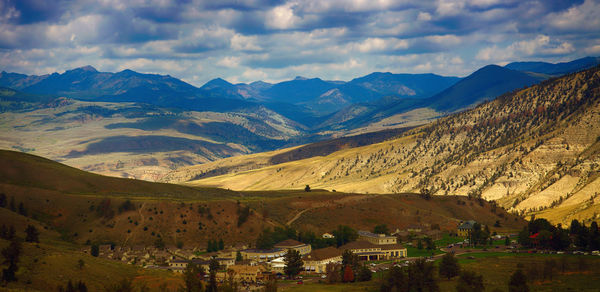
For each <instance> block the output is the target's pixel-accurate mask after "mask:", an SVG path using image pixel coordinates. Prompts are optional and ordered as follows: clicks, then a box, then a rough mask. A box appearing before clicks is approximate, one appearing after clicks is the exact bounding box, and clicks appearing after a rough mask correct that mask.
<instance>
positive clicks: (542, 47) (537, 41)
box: [475, 35, 575, 61]
mask: <svg viewBox="0 0 600 292" xmlns="http://www.w3.org/2000/svg"><path fill="white" fill-rule="evenodd" d="M574 51H575V48H574V46H573V45H572V44H571V43H569V42H566V41H559V40H552V39H551V38H550V37H549V36H547V35H538V36H537V37H535V38H534V39H531V40H522V41H518V42H514V43H512V44H511V45H509V46H507V47H505V48H499V47H497V46H495V45H494V46H491V47H487V48H483V49H481V50H479V52H478V53H477V55H476V56H475V58H476V59H477V60H483V61H507V60H508V59H520V58H522V57H530V56H536V55H541V56H543V55H560V54H568V53H572V52H574ZM513 61H514V60H513Z"/></svg>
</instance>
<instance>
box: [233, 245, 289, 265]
mask: <svg viewBox="0 0 600 292" xmlns="http://www.w3.org/2000/svg"><path fill="white" fill-rule="evenodd" d="M286 252H287V250H285V249H281V248H273V249H244V250H241V251H240V254H241V255H242V258H243V259H244V260H253V261H256V262H269V261H271V260H274V259H276V258H279V257H282V256H284V255H285V254H286Z"/></svg>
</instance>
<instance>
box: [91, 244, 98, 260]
mask: <svg viewBox="0 0 600 292" xmlns="http://www.w3.org/2000/svg"><path fill="white" fill-rule="evenodd" d="M90 254H91V255H92V256H94V257H97V256H98V255H100V246H98V244H96V243H94V244H92V246H91V247H90Z"/></svg>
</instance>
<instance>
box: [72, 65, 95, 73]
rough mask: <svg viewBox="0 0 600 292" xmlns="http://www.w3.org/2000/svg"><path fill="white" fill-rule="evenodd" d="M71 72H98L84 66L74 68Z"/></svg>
mask: <svg viewBox="0 0 600 292" xmlns="http://www.w3.org/2000/svg"><path fill="white" fill-rule="evenodd" d="M71 71H85V72H98V70H96V68H94V67H92V66H91V65H85V66H83V67H79V68H75V69H73V70H71Z"/></svg>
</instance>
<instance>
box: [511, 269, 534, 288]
mask: <svg viewBox="0 0 600 292" xmlns="http://www.w3.org/2000/svg"><path fill="white" fill-rule="evenodd" d="M508 291H509V292H529V286H527V277H525V274H524V273H523V270H521V269H517V270H516V271H515V272H514V273H513V274H512V275H511V276H510V281H509V282H508Z"/></svg>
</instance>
